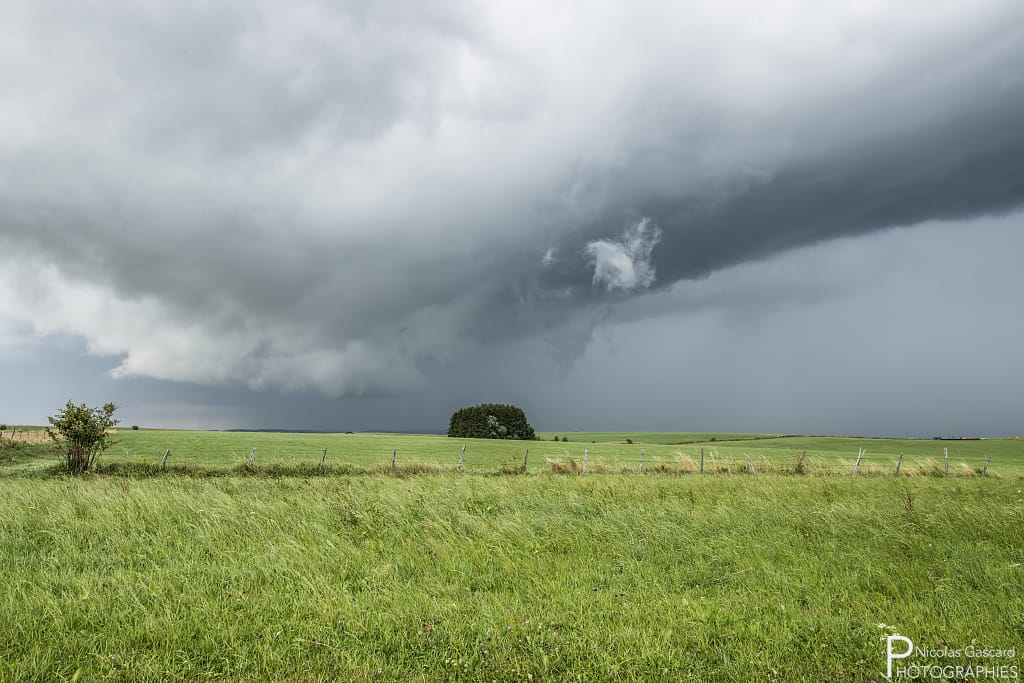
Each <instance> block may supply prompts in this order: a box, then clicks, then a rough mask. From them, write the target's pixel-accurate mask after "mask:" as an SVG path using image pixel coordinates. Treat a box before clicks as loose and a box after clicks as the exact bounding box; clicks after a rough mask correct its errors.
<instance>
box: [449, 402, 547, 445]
mask: <svg viewBox="0 0 1024 683" xmlns="http://www.w3.org/2000/svg"><path fill="white" fill-rule="evenodd" d="M448 436H451V437H457V438H460V439H524V440H528V441H532V440H534V439H536V438H537V435H536V434H535V433H534V431H533V427H532V426H531V425H530V423H529V422H527V420H526V414H525V413H524V412H523V410H522V408H519V407H517V406H514V405H505V404H502V403H484V404H481V405H478V406H470V407H468V408H460V409H459V410H456V411H455V412H454V413H452V419H451V421H450V422H449V423H448Z"/></svg>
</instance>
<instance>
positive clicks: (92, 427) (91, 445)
mask: <svg viewBox="0 0 1024 683" xmlns="http://www.w3.org/2000/svg"><path fill="white" fill-rule="evenodd" d="M115 410H117V406H115V405H114V404H113V403H107V404H106V405H104V406H103V407H102V408H90V407H89V406H87V405H85V404H84V403H82V404H81V405H77V406H76V405H75V404H73V403H72V402H71V401H68V402H67V405H65V406H64V407H63V408H62V409H60V410H58V411H57V414H56V415H54V416H53V417H48V418H47V420H49V422H50V425H51V426H52V427H53V429H50V428H47V430H46V433H47V434H49V435H50V438H51V439H53V441H54V443H56V444H57V445H58V446H60V447H61V449H62V450H63V451H64V468H65V469H66V470H67V471H68V472H69V473H71V474H82V473H83V472H88V471H89V470H90V469H92V466H93V465H94V464H95V463H96V457H97V456H98V455H99V454H100V453H102V452H103V451H104V450H106V449H107V447H109V446H110V445H111V442H110V435H109V434H108V433H107V430H108V429H110V428H111V427H113V426H114V425H116V424H117V423H118V420H115V419H114V411H115Z"/></svg>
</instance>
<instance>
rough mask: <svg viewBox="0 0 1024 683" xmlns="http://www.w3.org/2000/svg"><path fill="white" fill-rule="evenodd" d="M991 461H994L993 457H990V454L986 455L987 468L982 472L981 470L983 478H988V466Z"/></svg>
mask: <svg viewBox="0 0 1024 683" xmlns="http://www.w3.org/2000/svg"><path fill="white" fill-rule="evenodd" d="M991 461H992V456H991V455H989V454H988V453H986V454H985V467H984V468H982V470H981V476H983V477H987V476H988V464H989V462H991Z"/></svg>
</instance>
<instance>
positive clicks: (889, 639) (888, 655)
mask: <svg viewBox="0 0 1024 683" xmlns="http://www.w3.org/2000/svg"><path fill="white" fill-rule="evenodd" d="M895 640H898V641H900V642H901V643H905V644H906V646H907V649H906V650H905V651H904V652H893V651H892V643H893V641H895ZM913 651H914V643H913V642H911V640H910V638H907V637H906V636H896V635H893V636H886V637H885V665H886V666H885V677H886V678H889V679H892V660H894V659H906V658H907V657H909V656H910V653H911V652H913Z"/></svg>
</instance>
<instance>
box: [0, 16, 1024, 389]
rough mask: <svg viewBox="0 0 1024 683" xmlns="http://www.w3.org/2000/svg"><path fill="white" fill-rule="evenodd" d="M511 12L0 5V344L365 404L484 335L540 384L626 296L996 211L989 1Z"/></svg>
mask: <svg viewBox="0 0 1024 683" xmlns="http://www.w3.org/2000/svg"><path fill="white" fill-rule="evenodd" d="M537 9H538V8H531V7H529V6H528V5H524V4H521V3H515V4H510V5H507V6H506V5H502V4H497V3H488V4H474V3H461V2H450V3H432V4H431V5H430V6H429V8H426V6H423V5H422V4H419V3H409V4H397V5H396V4H388V5H387V6H381V5H380V4H379V3H348V4H345V5H341V6H339V5H337V4H335V3H306V4H303V5H301V6H295V7H291V6H289V7H287V8H284V7H281V6H277V5H273V4H269V3H267V4H260V3H251V2H246V3H226V4H221V5H217V6H208V5H188V4H186V5H182V4H181V3H161V2H156V3H150V4H147V5H146V6H145V7H140V6H138V5H137V4H135V3H118V2H112V3H111V2H107V3H97V4H95V5H89V4H82V5H76V6H75V7H74V8H71V9H67V8H63V7H57V6H56V5H55V4H51V3H46V2H32V3H28V2H25V3H9V4H7V5H5V6H4V8H3V9H0V22H2V23H3V24H4V25H5V26H8V27H11V30H10V34H11V35H10V40H7V41H5V43H4V45H3V47H0V51H2V53H0V56H2V57H3V59H2V60H0V77H2V78H3V81H4V83H5V84H7V85H6V87H5V89H4V90H3V91H2V92H0V233H2V235H3V237H4V239H5V243H6V245H8V247H7V248H8V250H9V254H10V255H11V256H12V257H15V258H13V259H12V260H11V261H8V262H7V263H5V264H4V265H3V266H0V293H2V294H3V295H5V296H6V298H7V299H8V301H10V302H12V303H11V305H10V306H9V308H8V311H7V314H8V315H11V316H13V317H15V318H19V319H22V320H27V321H30V322H31V323H32V325H33V326H34V327H35V329H36V330H38V331H39V332H43V333H48V332H54V333H70V334H73V335H78V336H81V337H83V338H84V339H85V340H86V342H87V344H88V347H89V348H90V349H91V350H92V351H93V352H95V353H99V354H106V355H113V356H118V357H122V358H123V362H122V363H121V365H120V366H119V369H118V370H117V373H119V374H120V375H123V376H129V375H143V376H149V377H156V378H162V379H176V380H186V381H197V382H209V383H228V384H246V385H248V386H251V387H255V388H285V389H293V390H315V391H319V392H321V393H324V394H327V395H332V396H340V395H364V394H373V393H381V392H383V393H394V392H403V391H408V390H411V389H415V388H417V387H420V388H422V387H423V386H425V383H426V382H427V378H426V377H425V376H424V374H423V371H422V367H423V365H424V364H425V363H434V362H442V363H443V362H446V361H450V360H452V359H453V358H457V357H458V356H459V355H460V354H461V353H463V352H464V351H465V350H467V349H470V348H472V347H473V346H474V345H475V344H477V343H480V342H481V341H483V342H484V343H490V342H493V341H494V340H498V339H507V338H508V337H510V336H529V335H534V334H543V335H545V336H547V337H549V338H550V340H551V341H552V344H553V345H554V347H555V348H556V353H558V354H561V357H562V359H563V365H565V362H564V361H567V360H568V359H570V358H572V357H574V356H575V355H576V354H578V353H579V352H580V351H581V350H582V348H583V347H584V346H585V345H586V343H587V341H588V340H589V338H590V333H591V331H592V330H593V328H594V326H595V325H597V324H598V323H599V322H600V321H601V320H603V319H605V318H606V316H607V315H608V309H607V306H608V305H609V304H613V303H615V302H619V301H623V300H625V299H629V298H631V297H635V296H637V295H639V294H642V293H643V292H645V291H646V290H648V289H650V288H652V287H653V288H659V287H666V286H668V285H671V284H673V283H675V282H678V281H680V280H683V279H689V278H699V277H704V276H706V275H708V274H709V273H712V272H714V271H716V270H718V269H721V268H723V267H726V266H729V265H731V264H737V263H743V262H747V261H750V260H755V259H763V258H766V257H769V256H771V255H773V254H777V253H780V252H783V251H786V250H789V249H793V248H796V247H800V246H802V245H807V244H813V243H817V242H820V241H822V240H828V239H833V238H836V237H843V236H851V235H860V234H866V233H870V232H873V231H879V230H883V229H887V228H891V227H893V226H903V225H914V224H917V223H921V222H924V221H929V220H934V219H957V218H970V217H974V216H979V215H985V214H992V213H999V212H1004V211H1007V210H1009V209H1012V208H1013V207H1016V206H1020V205H1021V203H1022V201H1024V161H1022V159H1024V153H1022V152H1024V127H1022V126H1020V123H1019V122H1020V120H1021V118H1022V114H1024V79H1022V78H1021V76H1020V70H1019V64H1021V63H1024V40H1021V39H1020V35H1019V31H1018V29H1017V27H1018V26H1020V25H1021V19H1024V10H1022V9H1021V8H1020V6H1019V5H1017V4H1016V3H1009V2H1006V3H1000V2H991V3H977V4H972V5H971V6H970V7H966V6H964V7H953V6H950V7H945V8H943V9H941V10H940V9H936V8H934V6H933V5H932V4H929V3H921V4H920V5H913V4H911V5H905V6H900V7H898V8H885V9H878V10H870V9H864V8H836V7H832V8H823V7H821V6H819V5H818V4H815V3H808V4H806V5H797V6H794V8H790V9H784V8H766V7H763V6H762V5H760V4H749V5H748V4H744V3H714V4H711V3H708V4H701V3H695V4H693V5H688V6H684V7H679V8H675V9H673V10H671V11H667V10H666V9H665V8H663V7H661V6H659V5H658V4H657V3H621V4H620V3H608V4H606V5H603V6H600V7H591V6H581V7H579V8H576V9H569V10H562V11H557V10H552V9H550V8H547V9H546V11H543V12H541V11H535V10H537ZM787 12H791V14H787ZM740 17H742V20H738V18H740Z"/></svg>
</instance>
